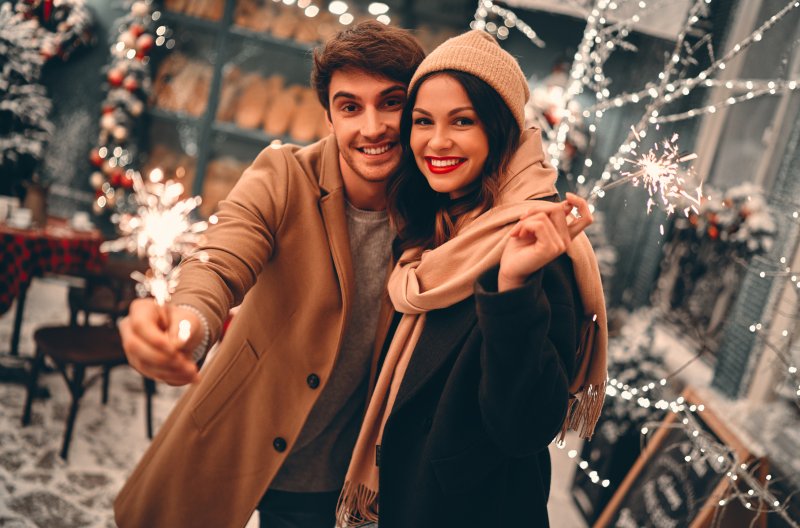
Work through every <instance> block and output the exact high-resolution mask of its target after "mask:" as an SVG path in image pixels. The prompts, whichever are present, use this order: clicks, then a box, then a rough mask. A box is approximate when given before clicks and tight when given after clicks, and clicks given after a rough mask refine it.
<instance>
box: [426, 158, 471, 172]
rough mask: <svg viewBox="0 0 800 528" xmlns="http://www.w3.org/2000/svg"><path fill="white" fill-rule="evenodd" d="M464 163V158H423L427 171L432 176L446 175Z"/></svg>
mask: <svg viewBox="0 0 800 528" xmlns="http://www.w3.org/2000/svg"><path fill="white" fill-rule="evenodd" d="M466 161H467V160H466V158H455V157H445V158H440V157H435V156H425V162H426V163H427V165H428V170H430V171H431V172H432V173H434V174H447V173H448V172H452V171H454V170H456V169H457V168H459V167H460V166H461V165H463V164H464V162H466Z"/></svg>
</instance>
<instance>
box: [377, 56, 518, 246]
mask: <svg viewBox="0 0 800 528" xmlns="http://www.w3.org/2000/svg"><path fill="white" fill-rule="evenodd" d="M434 75H448V76H450V77H452V78H453V79H455V80H456V81H457V82H458V83H459V84H461V86H462V87H463V88H464V90H465V91H466V92H467V96H468V97H469V100H470V102H471V103H472V107H473V108H474V109H475V113H476V114H477V115H478V119H480V121H481V123H482V124H483V127H484V130H485V131H486V136H487V138H488V140H489V155H488V156H487V158H486V162H485V163H484V165H483V170H482V171H481V174H480V176H479V179H478V181H479V184H478V185H477V186H476V187H475V188H474V189H472V190H471V191H470V192H469V193H468V194H466V195H465V196H463V197H461V198H458V199H457V200H451V199H450V197H449V195H447V194H442V193H437V192H436V191H434V190H433V189H432V188H431V187H430V185H428V181H427V180H426V179H425V176H424V175H423V174H422V172H421V171H420V170H419V167H417V164H416V162H415V160H414V153H413V152H411V148H410V146H409V145H410V138H411V128H412V126H413V121H412V117H411V116H412V112H413V109H414V104H415V103H416V100H417V93H418V92H419V87H420V86H422V84H424V83H425V81H426V80H427V79H430V78H431V77H432V76H434ZM519 139H520V129H519V125H517V122H516V120H515V119H514V116H513V115H512V114H511V110H509V108H508V106H507V105H506V104H505V103H504V102H503V99H502V98H501V97H500V95H499V94H498V93H497V91H495V90H494V89H493V88H492V87H491V86H489V85H488V84H486V83H485V82H484V81H482V80H481V79H479V78H477V77H475V76H474V75H471V74H469V73H465V72H462V71H457V70H444V71H437V72H432V73H429V74H427V75H425V76H423V77H422V78H421V79H420V80H419V81H418V82H417V83H416V84H415V85H414V88H413V89H412V90H411V92H410V93H409V94H408V100H407V101H406V105H405V107H404V108H403V116H402V118H401V120H400V140H401V142H402V145H403V164H402V168H401V169H400V170H399V171H398V172H397V173H395V174H394V175H393V176H392V177H391V178H390V180H389V185H388V189H387V195H388V209H389V215H390V217H391V219H392V222H393V224H394V225H395V227H396V229H397V233H398V244H396V247H395V250H396V251H403V250H405V249H408V248H410V247H420V248H422V249H432V248H435V247H437V246H440V245H442V244H444V243H445V242H447V241H448V240H449V239H451V238H452V237H453V236H454V235H455V234H456V232H457V231H458V229H459V228H460V227H461V226H462V225H463V223H464V222H465V221H467V220H468V219H470V218H472V217H475V216H477V215H479V214H481V213H483V212H485V211H487V210H489V209H490V208H491V207H492V206H493V205H494V202H495V199H496V198H497V193H498V192H499V181H500V175H501V174H502V173H503V172H505V171H506V169H507V167H508V163H509V161H510V160H511V157H512V155H513V154H514V152H515V151H516V150H517V147H518V146H519Z"/></svg>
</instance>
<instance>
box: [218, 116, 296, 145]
mask: <svg viewBox="0 0 800 528" xmlns="http://www.w3.org/2000/svg"><path fill="white" fill-rule="evenodd" d="M212 129H213V130H214V132H217V133H220V134H225V135H226V136H231V137H235V138H239V139H245V140H248V141H252V142H255V143H259V144H261V145H264V146H265V147H266V146H267V145H269V144H270V143H272V142H273V141H275V140H278V141H280V142H281V143H293V144H295V145H307V144H308V143H306V142H303V141H297V140H296V139H293V138H291V137H289V136H273V135H271V134H267V133H266V132H264V131H263V130H260V129H257V128H240V127H238V126H236V125H235V124H233V123H228V122H225V121H215V122H214V124H213V126H212Z"/></svg>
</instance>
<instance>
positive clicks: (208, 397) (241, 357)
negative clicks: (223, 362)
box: [192, 341, 258, 429]
mask: <svg viewBox="0 0 800 528" xmlns="http://www.w3.org/2000/svg"><path fill="white" fill-rule="evenodd" d="M257 362H258V355H257V354H256V351H255V349H254V348H253V345H251V344H250V342H249V341H245V342H244V344H243V345H242V347H241V348H240V349H239V351H238V352H236V355H235V356H234V357H233V358H232V359H231V360H230V362H229V363H228V365H227V366H226V367H225V369H224V370H223V371H222V372H221V373H220V374H219V375H218V376H217V379H216V380H215V381H214V385H213V386H212V387H211V388H210V389H208V392H206V394H205V395H204V396H203V397H202V398H201V399H200V401H198V402H197V404H196V405H195V407H194V409H193V410H192V418H193V419H194V422H195V424H196V425H197V427H199V428H200V429H204V428H205V427H206V425H208V423H209V422H210V421H211V420H212V419H213V418H214V417H215V416H216V415H217V414H218V413H219V411H220V410H221V409H222V408H223V407H224V406H225V404H226V403H227V402H228V401H229V400H230V399H231V398H232V397H233V396H234V395H235V394H236V393H237V392H238V391H239V390H241V389H242V388H243V387H244V381H245V379H246V378H247V377H248V376H249V375H250V374H252V372H253V370H254V369H255V366H256V363H257Z"/></svg>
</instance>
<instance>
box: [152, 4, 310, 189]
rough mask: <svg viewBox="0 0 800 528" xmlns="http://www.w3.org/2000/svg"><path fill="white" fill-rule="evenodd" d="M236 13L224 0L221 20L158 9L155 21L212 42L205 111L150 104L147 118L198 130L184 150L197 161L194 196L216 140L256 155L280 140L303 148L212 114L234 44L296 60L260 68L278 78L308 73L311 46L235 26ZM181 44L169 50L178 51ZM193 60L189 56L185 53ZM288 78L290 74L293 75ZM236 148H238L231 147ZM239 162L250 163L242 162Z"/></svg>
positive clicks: (201, 187)
mask: <svg viewBox="0 0 800 528" xmlns="http://www.w3.org/2000/svg"><path fill="white" fill-rule="evenodd" d="M235 10H236V0H226V1H225V8H224V11H223V15H222V18H220V19H219V20H208V19H203V18H198V17H194V16H189V15H186V14H183V13H176V12H171V11H162V16H161V19H160V20H159V22H161V23H163V24H164V25H166V26H168V27H169V28H171V29H172V30H174V31H175V32H178V31H179V30H187V31H190V32H191V36H192V38H198V39H200V40H201V41H203V42H205V43H210V44H211V47H210V53H211V56H212V57H213V60H211V61H210V66H211V69H212V70H211V71H212V74H211V79H210V84H209V88H208V97H207V101H206V106H205V110H204V111H203V113H202V114H201V115H199V116H194V115H190V114H188V113H185V112H174V111H169V110H164V109H161V108H158V107H156V106H150V107H149V108H148V110H147V114H148V116H149V118H150V123H151V124H153V123H158V122H160V123H163V124H166V125H167V126H174V127H175V128H176V129H179V128H181V127H183V128H186V127H187V126H188V127H190V128H191V129H192V130H193V131H194V132H196V138H193V139H195V140H196V141H194V140H193V143H194V144H195V145H196V150H195V149H193V150H195V151H194V152H186V153H187V154H189V155H194V156H195V158H196V167H195V177H194V181H193V183H192V194H194V195H201V194H202V190H203V182H204V181H205V178H206V176H207V171H208V167H209V163H210V162H211V161H212V159H214V149H213V148H212V147H213V146H214V145H218V144H219V143H220V142H236V143H240V144H241V145H239V147H240V148H239V150H240V151H241V150H242V149H244V150H250V151H257V149H258V150H260V148H263V147H266V146H268V145H269V144H270V143H273V142H275V141H280V142H282V143H286V142H291V143H296V144H302V142H300V141H297V140H294V139H293V138H291V137H289V136H286V135H283V136H275V135H270V134H267V133H266V132H264V131H263V130H260V129H246V128H241V127H239V126H237V125H236V124H235V123H230V122H224V121H217V120H216V114H217V108H218V106H219V99H220V94H221V91H222V85H223V82H224V70H225V67H226V65H227V63H228V58H229V56H230V55H231V53H232V52H233V51H235V49H236V48H237V46H242V45H250V44H255V45H257V46H259V47H263V48H264V49H265V50H268V49H271V50H273V51H276V52H278V53H280V54H285V55H287V56H291V57H296V59H297V60H290V61H288V60H287V61H276V62H280V64H278V63H274V64H272V65H271V66H270V67H266V68H264V69H265V71H270V72H272V73H280V74H287V73H289V74H294V77H299V76H300V75H299V73H298V70H299V69H301V68H302V77H303V78H304V79H307V78H308V74H309V73H310V57H311V50H312V49H313V45H311V44H305V43H300V42H295V41H292V40H289V39H281V38H276V37H274V36H272V35H270V34H267V33H259V32H256V31H252V30H250V29H248V28H244V27H240V26H237V25H235V24H234V13H235ZM179 48H180V42H179V43H178V46H176V48H175V49H173V50H172V52H175V51H179ZM187 55H189V56H191V53H187ZM291 76H292V75H289V77H291ZM233 150H236V149H233ZM241 161H243V162H248V161H251V160H248V159H242V160H241Z"/></svg>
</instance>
